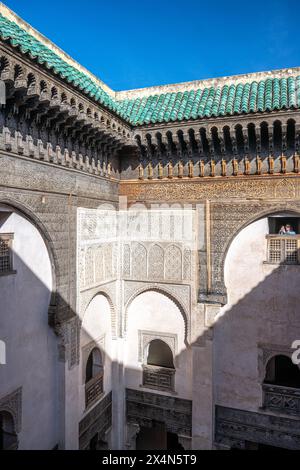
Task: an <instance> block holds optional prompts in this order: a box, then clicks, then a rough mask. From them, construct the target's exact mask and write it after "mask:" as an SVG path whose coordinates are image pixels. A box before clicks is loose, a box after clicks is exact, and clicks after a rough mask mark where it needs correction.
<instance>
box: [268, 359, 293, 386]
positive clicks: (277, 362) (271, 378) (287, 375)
mask: <svg viewBox="0 0 300 470" xmlns="http://www.w3.org/2000/svg"><path fill="white" fill-rule="evenodd" d="M264 383H265V384H270V385H279V386H282V387H291V388H300V370H299V367H298V366H297V365H296V364H293V362H292V360H291V359H290V358H289V357H288V356H284V355H278V356H274V357H272V359H270V360H269V362H268V364H267V367H266V375H265V380H264Z"/></svg>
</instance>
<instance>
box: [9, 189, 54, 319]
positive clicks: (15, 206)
mask: <svg viewBox="0 0 300 470" xmlns="http://www.w3.org/2000/svg"><path fill="white" fill-rule="evenodd" d="M0 205H1V206H5V207H6V208H7V209H10V208H11V209H12V210H14V211H15V212H16V213H18V214H19V215H21V216H22V217H24V218H25V219H27V220H28V221H29V222H30V223H31V224H33V225H34V226H35V227H36V228H37V229H38V231H39V233H40V235H41V237H42V238H43V240H44V243H45V245H46V248H47V251H48V255H49V258H50V263H51V273H52V292H51V298H50V305H49V309H48V321H49V325H50V326H52V327H54V325H55V323H56V316H57V303H58V299H57V287H58V286H57V284H58V281H57V280H58V279H59V262H58V257H57V255H56V250H55V247H54V243H53V241H52V238H51V236H50V233H49V231H48V229H47V228H46V226H45V224H44V223H43V222H42V221H41V219H40V218H39V217H37V215H36V214H35V213H34V212H33V210H32V208H30V207H29V206H28V205H26V204H25V203H24V202H22V203H20V202H19V201H17V200H15V199H13V198H9V197H0Z"/></svg>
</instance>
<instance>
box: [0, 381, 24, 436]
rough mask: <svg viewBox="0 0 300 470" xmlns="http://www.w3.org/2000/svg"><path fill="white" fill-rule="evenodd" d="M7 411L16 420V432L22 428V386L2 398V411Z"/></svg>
mask: <svg viewBox="0 0 300 470" xmlns="http://www.w3.org/2000/svg"><path fill="white" fill-rule="evenodd" d="M1 411H6V412H7V413H9V414H11V416H12V417H13V420H14V425H15V430H16V433H19V432H21V430H22V388H18V389H17V390H15V391H14V392H12V393H10V394H9V395H6V396H5V397H3V398H0V412H1Z"/></svg>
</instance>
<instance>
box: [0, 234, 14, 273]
mask: <svg viewBox="0 0 300 470" xmlns="http://www.w3.org/2000/svg"><path fill="white" fill-rule="evenodd" d="M12 240H13V235H12V234H0V274H5V273H10V272H12V270H13V266H12Z"/></svg>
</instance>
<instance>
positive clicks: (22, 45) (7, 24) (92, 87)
mask: <svg viewBox="0 0 300 470" xmlns="http://www.w3.org/2000/svg"><path fill="white" fill-rule="evenodd" d="M0 36H1V38H2V39H4V40H6V39H9V40H10V43H11V44H12V45H13V46H14V47H18V48H19V49H20V50H21V52H23V53H24V54H26V53H28V54H29V55H30V57H31V58H32V59H36V60H37V61H38V63H39V64H43V65H45V66H46V67H47V68H48V69H52V70H53V71H54V72H55V73H57V74H58V75H60V76H61V78H63V79H64V80H66V81H67V82H69V83H72V84H73V85H75V86H77V87H79V88H80V89H81V90H82V91H84V92H86V93H88V94H89V95H90V97H91V98H93V99H95V100H96V101H98V102H99V103H101V104H102V105H104V106H105V107H107V108H108V109H111V110H113V111H116V109H117V103H116V101H115V100H114V99H113V98H112V97H111V96H109V94H108V93H106V92H105V91H104V90H103V89H102V88H101V87H100V85H98V84H97V83H96V81H94V80H93V79H92V78H90V77H89V76H87V75H86V74H84V73H83V72H81V71H80V70H78V69H76V68H75V67H73V66H72V65H69V64H68V63H67V62H66V61H64V60H63V59H62V58H61V57H60V56H59V55H58V54H56V53H55V52H53V51H52V50H51V49H49V48H48V47H47V46H45V45H44V44H43V43H42V42H40V41H38V40H37V39H36V38H35V37H34V36H32V35H31V34H29V33H27V31H25V30H24V29H22V28H20V27H19V26H18V25H17V24H16V23H14V22H13V21H10V20H9V19H7V18H6V17H5V16H3V15H1V14H0Z"/></svg>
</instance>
